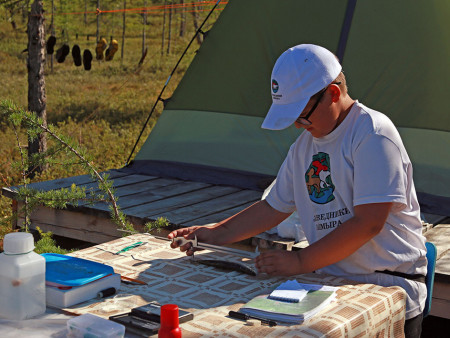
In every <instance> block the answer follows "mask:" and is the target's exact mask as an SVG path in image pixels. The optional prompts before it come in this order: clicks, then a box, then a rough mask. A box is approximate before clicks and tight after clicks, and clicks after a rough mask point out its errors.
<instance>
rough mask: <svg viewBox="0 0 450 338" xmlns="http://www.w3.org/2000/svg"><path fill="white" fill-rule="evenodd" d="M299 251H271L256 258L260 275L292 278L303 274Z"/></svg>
mask: <svg viewBox="0 0 450 338" xmlns="http://www.w3.org/2000/svg"><path fill="white" fill-rule="evenodd" d="M298 253H299V251H286V250H271V251H265V252H263V253H261V254H260V255H259V256H258V257H256V261H255V266H256V268H257V269H258V272H259V273H267V274H268V275H270V276H292V275H297V274H300V273H302V271H301V267H302V264H301V262H300V256H299V255H298Z"/></svg>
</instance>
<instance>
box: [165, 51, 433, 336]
mask: <svg viewBox="0 0 450 338" xmlns="http://www.w3.org/2000/svg"><path fill="white" fill-rule="evenodd" d="M271 92H272V106H271V108H270V110H269V112H268V114H267V116H266V118H265V120H264V122H263V125H262V127H263V128H266V129H273V130H279V129H284V128H287V127H288V126H290V125H291V124H295V126H296V127H297V128H303V129H306V131H307V132H303V133H302V134H301V135H300V136H299V138H298V139H297V140H296V142H295V143H294V144H293V145H292V146H291V148H290V150H289V153H288V155H287V157H286V159H285V161H284V163H283V164H282V166H281V168H280V171H279V173H278V175H277V180H276V183H275V185H274V186H273V188H272V189H271V191H270V193H269V195H268V196H267V197H266V199H265V200H263V201H260V202H257V203H255V204H254V205H252V206H251V207H249V208H247V209H246V210H244V211H242V212H241V213H239V214H237V215H235V216H233V217H230V218H229V219H227V220H224V221H222V222H220V223H218V224H216V225H214V226H210V227H191V228H186V229H180V230H176V231H173V232H172V233H170V234H169V238H174V237H178V236H184V237H186V238H188V239H189V238H193V237H194V235H196V236H197V238H198V240H199V241H203V242H208V243H212V244H217V245H223V244H228V243H232V242H235V241H239V240H243V239H245V238H248V237H250V236H253V235H256V234H258V233H261V232H262V231H266V230H268V229H270V228H272V227H274V226H276V225H277V224H279V223H280V222H281V221H283V220H284V219H285V218H286V217H288V216H289V215H290V214H291V213H292V212H293V211H295V210H297V212H298V216H299V218H300V222H301V224H302V226H303V230H304V232H305V235H306V237H307V239H308V242H309V243H310V245H309V246H308V247H307V248H305V249H303V250H301V251H297V252H289V251H276V250H274V251H267V252H264V253H262V254H261V255H260V256H259V257H258V258H257V259H256V267H257V268H258V271H259V272H262V273H267V274H269V275H284V276H288V275H295V274H300V273H307V272H312V271H318V272H325V273H329V274H332V275H336V276H343V277H346V278H349V279H353V280H357V281H360V282H364V283H374V284H379V285H384V286H391V285H398V286H401V287H402V288H404V289H405V290H406V293H407V294H408V297H407V308H406V319H407V323H406V325H405V333H406V334H407V336H417V337H419V336H420V330H421V322H422V311H423V307H424V302H425V299H426V294H427V290H426V286H425V284H424V276H425V275H426V257H425V255H426V249H425V240H424V237H423V236H422V225H421V220H420V210H419V204H418V202H417V197H416V192H415V188H414V183H413V180H412V166H411V162H410V160H409V157H408V154H407V153H406V150H405V148H404V146H403V143H402V141H401V139H400V136H399V134H398V132H397V130H396V128H395V127H394V125H393V124H392V122H391V121H390V120H389V119H388V118H387V117H386V116H385V115H383V114H381V113H379V112H377V111H374V110H372V109H370V108H367V107H365V106H364V105H362V104H361V103H359V102H358V101H355V100H353V99H352V98H351V97H350V96H349V95H348V93H347V86H346V79H345V76H344V74H343V73H342V68H341V65H340V64H339V62H338V60H337V58H336V57H335V56H334V55H333V54H332V53H331V52H330V51H328V50H326V49H325V48H322V47H320V46H316V45H308V44H305V45H299V46H295V47H292V48H290V49H288V50H287V51H285V52H284V53H283V54H282V55H281V56H280V57H279V59H278V60H277V62H276V64H275V66H274V68H273V72H272V79H271ZM172 246H173V247H177V244H173V245H172ZM180 249H181V250H182V251H187V254H188V255H191V254H192V251H191V248H190V244H186V245H184V246H182V247H181V248H180Z"/></svg>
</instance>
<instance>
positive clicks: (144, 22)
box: [142, 1, 147, 55]
mask: <svg viewBox="0 0 450 338" xmlns="http://www.w3.org/2000/svg"><path fill="white" fill-rule="evenodd" d="M144 8H147V1H144ZM142 24H143V25H142V55H144V52H145V30H146V28H147V10H145V11H144V13H143V18H142Z"/></svg>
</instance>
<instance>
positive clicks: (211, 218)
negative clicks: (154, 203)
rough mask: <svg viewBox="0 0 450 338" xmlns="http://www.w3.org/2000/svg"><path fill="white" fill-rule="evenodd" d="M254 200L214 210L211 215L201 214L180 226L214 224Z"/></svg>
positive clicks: (247, 205)
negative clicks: (201, 215) (217, 210)
mask: <svg viewBox="0 0 450 338" xmlns="http://www.w3.org/2000/svg"><path fill="white" fill-rule="evenodd" d="M253 203H254V202H249V203H245V204H243V205H239V206H237V207H234V208H231V209H227V210H222V211H220V212H216V213H214V214H211V215H207V216H203V217H200V218H197V219H194V220H191V221H188V222H183V224H180V226H182V227H190V226H193V225H210V224H215V223H218V222H220V221H223V220H224V219H227V218H228V217H231V216H233V215H235V214H237V213H238V212H240V211H242V210H244V209H245V208H247V207H249V206H251V205H252V204H253Z"/></svg>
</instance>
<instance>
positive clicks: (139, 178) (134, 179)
mask: <svg viewBox="0 0 450 338" xmlns="http://www.w3.org/2000/svg"><path fill="white" fill-rule="evenodd" d="M157 178H158V177H156V176H147V175H136V174H130V175H127V176H121V177H118V178H114V179H110V180H111V181H113V182H112V183H113V187H114V188H118V187H122V186H126V185H128V184H133V183H143V182H146V181H151V180H155V179H157ZM79 186H81V187H84V188H86V190H92V191H93V192H98V191H100V189H99V188H98V182H97V181H95V182H90V183H87V184H79Z"/></svg>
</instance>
